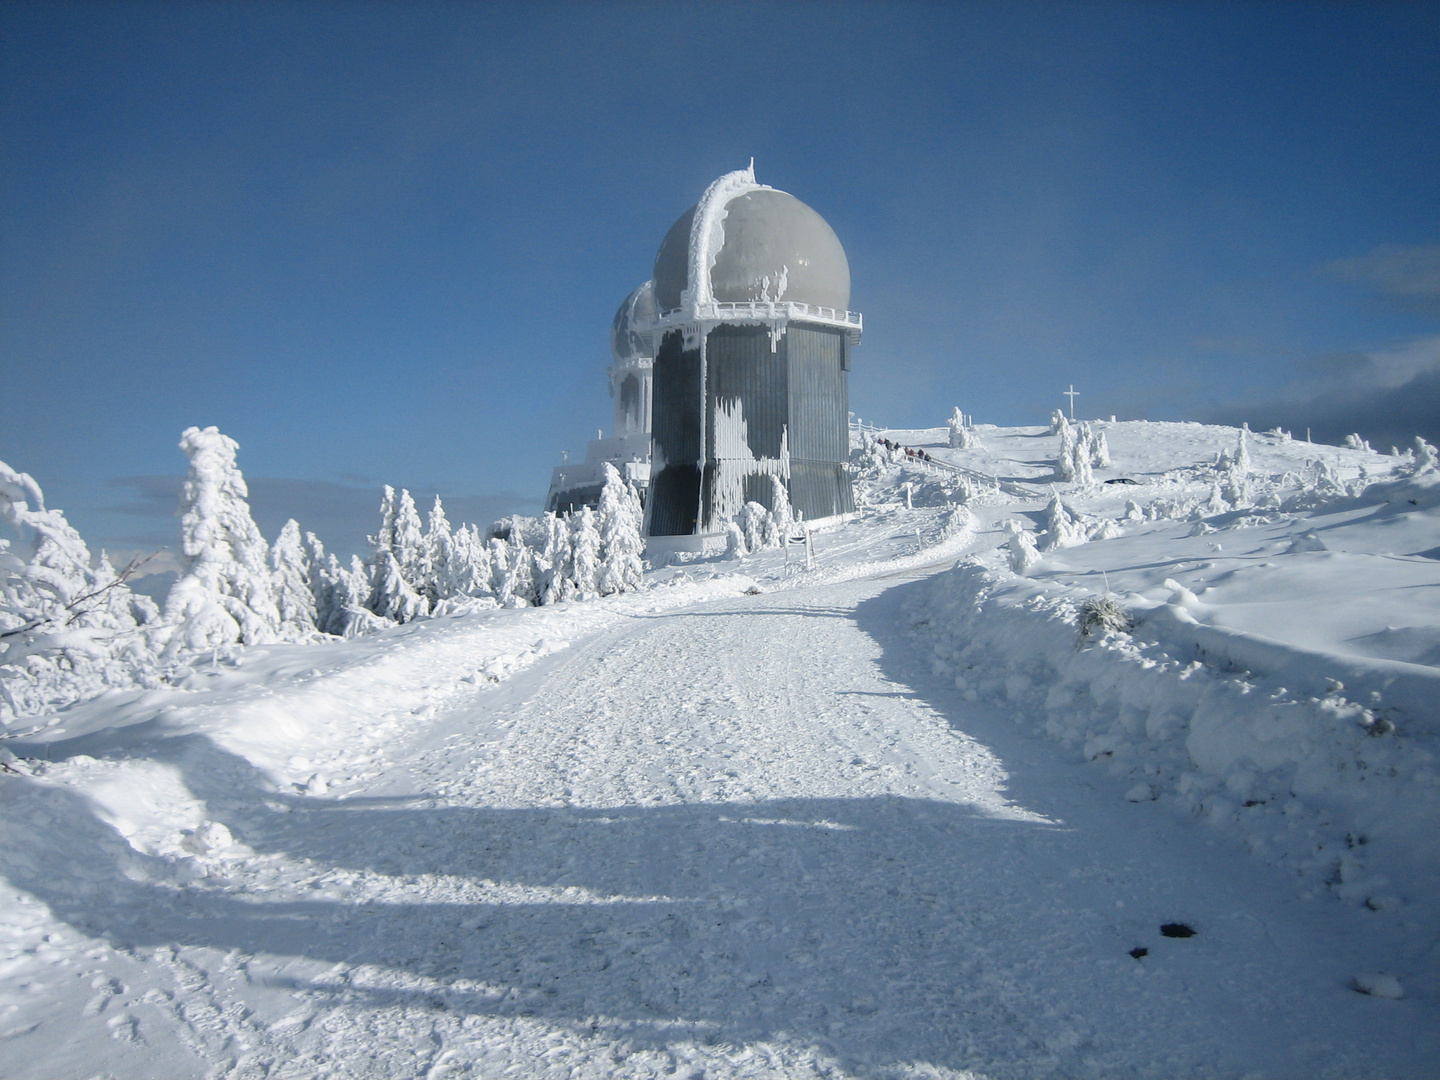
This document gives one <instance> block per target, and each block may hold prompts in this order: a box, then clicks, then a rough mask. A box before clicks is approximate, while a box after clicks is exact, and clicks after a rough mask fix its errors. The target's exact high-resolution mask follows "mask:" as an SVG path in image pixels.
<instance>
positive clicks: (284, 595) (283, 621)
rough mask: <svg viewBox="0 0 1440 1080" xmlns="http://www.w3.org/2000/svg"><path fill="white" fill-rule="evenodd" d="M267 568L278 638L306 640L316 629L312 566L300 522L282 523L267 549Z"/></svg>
mask: <svg viewBox="0 0 1440 1080" xmlns="http://www.w3.org/2000/svg"><path fill="white" fill-rule="evenodd" d="M270 571H271V573H272V574H273V576H274V586H275V606H276V608H277V609H278V610H279V612H280V637H281V638H283V639H284V640H286V641H310V640H312V639H313V638H314V637H315V632H316V629H317V627H316V622H315V619H316V607H315V592H314V584H313V582H312V580H311V578H312V575H313V574H314V572H315V567H313V566H312V565H311V563H310V556H309V553H308V552H306V550H305V545H304V543H303V541H302V540H301V539H300V523H299V522H297V521H296V520H295V519H294V518H291V519H290V520H289V521H287V522H285V525H284V527H283V528H282V529H281V530H280V535H279V536H278V537H276V539H275V546H274V547H272V548H271V549H270Z"/></svg>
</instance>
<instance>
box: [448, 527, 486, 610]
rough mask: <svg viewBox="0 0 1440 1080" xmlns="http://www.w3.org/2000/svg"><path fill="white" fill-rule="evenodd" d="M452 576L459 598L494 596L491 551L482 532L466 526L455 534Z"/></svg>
mask: <svg viewBox="0 0 1440 1080" xmlns="http://www.w3.org/2000/svg"><path fill="white" fill-rule="evenodd" d="M452 562H453V568H452V570H451V576H452V577H453V578H454V580H455V589H456V595H457V596H477V597H478V596H491V595H493V594H494V591H495V590H494V583H493V581H492V567H491V565H490V550H489V548H488V547H487V546H486V544H485V540H484V538H483V537H482V536H481V535H480V530H479V529H477V528H476V527H475V526H474V525H466V526H463V527H461V529H460V530H459V531H458V532H456V533H455V534H454V555H453V558H452Z"/></svg>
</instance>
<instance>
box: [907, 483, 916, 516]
mask: <svg viewBox="0 0 1440 1080" xmlns="http://www.w3.org/2000/svg"><path fill="white" fill-rule="evenodd" d="M905 509H906V510H914V509H915V507H914V506H913V505H911V503H910V481H909V480H906V481H905Z"/></svg>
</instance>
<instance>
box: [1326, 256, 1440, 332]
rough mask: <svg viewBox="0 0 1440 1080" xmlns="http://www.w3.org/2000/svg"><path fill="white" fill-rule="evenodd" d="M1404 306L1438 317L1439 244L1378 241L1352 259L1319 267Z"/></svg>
mask: <svg viewBox="0 0 1440 1080" xmlns="http://www.w3.org/2000/svg"><path fill="white" fill-rule="evenodd" d="M1322 269H1323V270H1324V271H1326V272H1327V273H1329V274H1332V275H1333V276H1335V277H1338V278H1341V279H1342V280H1345V281H1352V282H1355V283H1356V284H1361V285H1368V286H1369V287H1370V289H1371V291H1372V292H1373V293H1374V294H1375V295H1377V296H1379V297H1383V298H1385V299H1387V300H1390V301H1392V302H1394V303H1396V304H1398V305H1399V306H1400V307H1402V308H1405V309H1407V310H1411V311H1415V312H1418V313H1419V314H1422V315H1429V316H1433V317H1436V318H1440V244H1420V245H1414V246H1405V245H1401V244H1381V245H1380V246H1379V247H1375V248H1372V249H1371V250H1370V251H1368V252H1367V253H1366V254H1364V255H1361V256H1359V257H1358V258H1354V259H1336V260H1335V261H1333V262H1330V263H1326V264H1325V266H1324V267H1322Z"/></svg>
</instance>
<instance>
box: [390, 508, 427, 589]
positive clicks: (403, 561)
mask: <svg viewBox="0 0 1440 1080" xmlns="http://www.w3.org/2000/svg"><path fill="white" fill-rule="evenodd" d="M394 551H395V561H396V562H397V563H399V565H400V573H401V575H402V576H403V577H404V578H405V583H406V584H407V585H409V586H410V588H411V590H412V591H413V592H415V593H418V594H420V595H422V596H423V595H425V592H426V590H425V579H426V576H427V574H426V570H427V566H426V563H427V562H428V561H429V560H428V559H427V558H426V544H425V533H424V530H422V529H421V527H420V512H419V511H418V510H417V509H416V508H415V500H414V499H412V498H411V497H410V492H409V491H408V490H406V489H405V488H401V489H400V501H399V502H398V503H397V504H396V506H395V547H394ZM429 612H430V605H429V600H428V598H427V600H426V605H425V612H424V613H425V614H427V615H428V614H429Z"/></svg>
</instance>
